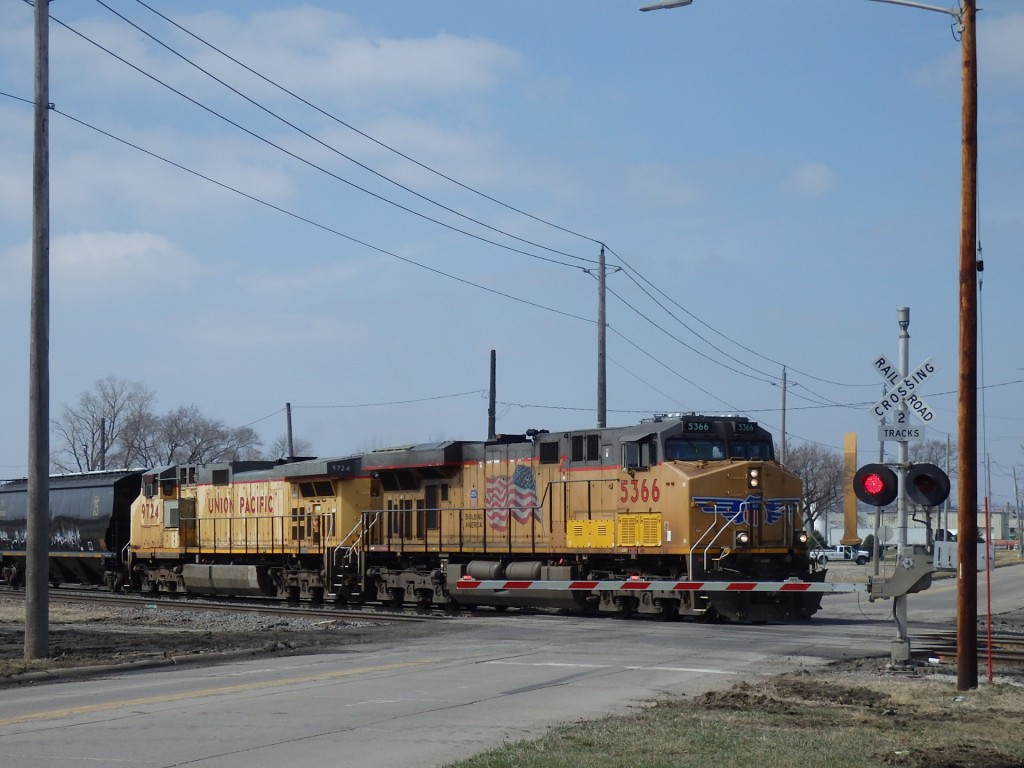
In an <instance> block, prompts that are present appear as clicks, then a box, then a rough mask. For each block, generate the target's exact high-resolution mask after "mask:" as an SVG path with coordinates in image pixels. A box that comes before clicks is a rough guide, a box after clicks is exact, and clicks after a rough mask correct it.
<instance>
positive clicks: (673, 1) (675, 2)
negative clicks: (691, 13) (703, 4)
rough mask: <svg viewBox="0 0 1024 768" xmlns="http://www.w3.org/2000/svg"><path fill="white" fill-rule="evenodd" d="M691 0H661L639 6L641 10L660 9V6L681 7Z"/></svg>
mask: <svg viewBox="0 0 1024 768" xmlns="http://www.w3.org/2000/svg"><path fill="white" fill-rule="evenodd" d="M692 2H693V0H662V2H660V3H651V4H650V5H642V6H640V10H641V11H660V10H661V9H662V8H682V7H683V6H684V5H689V4H690V3H692Z"/></svg>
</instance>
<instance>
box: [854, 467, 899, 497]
mask: <svg viewBox="0 0 1024 768" xmlns="http://www.w3.org/2000/svg"><path fill="white" fill-rule="evenodd" d="M853 492H854V493H855V494H857V498H858V499H860V500H861V501H863V502H864V503H865V504H870V505H871V506H873V507H884V506H886V505H887V504H892V503H893V501H895V500H896V494H897V493H898V492H899V489H898V481H897V479H896V473H895V472H893V471H892V470H891V469H889V468H888V467H887V466H885V465H884V464H865V465H864V466H863V467H861V468H860V469H858V470H857V474H855V475H854V476H853Z"/></svg>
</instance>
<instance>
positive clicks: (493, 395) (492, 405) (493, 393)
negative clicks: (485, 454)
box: [487, 349, 498, 440]
mask: <svg viewBox="0 0 1024 768" xmlns="http://www.w3.org/2000/svg"><path fill="white" fill-rule="evenodd" d="M490 381H491V385H490V394H489V396H488V399H487V439H488V440H493V439H494V438H496V437H497V436H498V431H497V430H498V409H497V405H498V402H497V401H498V353H497V352H495V351H494V350H493V349H492V350H491V379H490Z"/></svg>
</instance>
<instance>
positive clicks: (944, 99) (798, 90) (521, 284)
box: [0, 0, 1024, 506]
mask: <svg viewBox="0 0 1024 768" xmlns="http://www.w3.org/2000/svg"><path fill="white" fill-rule="evenodd" d="M639 4H640V3H635V4H634V3H628V2H614V3H613V2H602V3H595V2H593V1H592V0H563V1H562V2H550V0H549V1H548V2H535V1H533V0H517V1H516V2H512V1H511V0H506V1H504V2H499V1H497V0H493V1H492V2H486V3H485V2H479V1H476V2H470V1H469V0H460V1H455V0H435V2H429V3H428V2H422V0H380V1H379V2H374V3H309V4H296V3H283V2H246V3H225V2H205V3H198V2H185V1H183V0H179V1H178V2H174V3H170V2H166V1H165V0H151V2H149V3H148V5H149V6H150V7H151V8H153V9H155V10H157V11H160V12H161V13H162V14H164V15H166V16H168V17H169V18H171V19H173V20H174V21H175V22H176V23H177V24H179V25H181V27H184V28H185V29H187V30H188V31H190V32H192V33H194V34H195V35H196V36H198V37H200V38H202V39H203V40H205V41H206V42H208V43H211V44H213V45H214V46H216V47H217V48H219V49H221V50H222V51H224V52H226V53H229V54H230V55H231V56H232V57H234V58H235V59H237V60H239V61H241V62H243V63H244V64H245V65H247V66H248V67H249V68H251V69H253V70H256V71H257V72H258V73H260V74H261V75H263V76H264V77H265V78H266V79H265V80H264V79H259V78H257V77H256V76H254V75H252V74H251V73H249V72H246V71H245V70H243V69H241V68H240V67H239V66H237V65H236V64H234V63H232V62H230V61H229V60H227V59H226V58H224V57H223V56H221V55H220V54H218V53H217V52H215V51H214V50H213V49H211V48H210V47H207V46H206V45H203V44H202V43H201V42H199V41H198V40H196V39H195V38H194V37H190V36H188V35H186V34H185V33H184V32H183V31H182V30H181V29H178V28H175V27H173V26H171V25H169V24H168V23H167V22H166V21H165V20H163V19H161V18H160V17H159V16H157V15H155V14H154V13H153V12H152V11H151V10H149V9H148V8H147V7H146V6H145V5H142V4H141V3H139V2H136V1H135V0H106V5H103V4H100V3H99V2H85V1H80V2H66V3H56V4H54V5H53V6H52V7H51V14H52V16H53V17H54V19H55V21H52V22H51V30H50V31H51V36H50V40H51V70H50V76H51V84H50V100H51V101H52V102H53V103H54V104H55V105H56V108H57V109H58V110H59V111H60V113H61V114H53V115H52V121H51V149H50V158H51V174H52V177H51V260H52V265H51V270H52V314H51V357H50V365H51V378H52V388H51V406H52V411H53V412H54V413H57V412H59V409H60V407H61V406H62V405H63V404H64V403H68V402H72V401H74V400H75V398H76V397H77V395H78V394H79V393H80V392H82V391H84V390H87V389H91V388H92V386H93V385H94V384H95V382H96V381H97V380H98V379H101V378H103V377H106V376H116V377H120V378H124V379H128V380H132V381H141V382H143V383H144V384H146V385H147V386H149V387H151V388H152V389H154V390H155V391H156V392H157V395H158V398H159V401H158V403H157V407H158V409H159V410H161V411H164V410H170V409H171V408H174V407H177V406H179V405H185V404H190V403H195V404H196V405H198V406H199V407H200V408H201V409H202V411H203V412H204V413H206V414H207V415H209V416H213V417H217V418H221V419H223V420H224V421H225V422H226V423H228V424H229V425H232V426H240V425H243V424H245V425H252V426H253V427H254V428H255V429H257V430H259V431H260V433H261V434H262V435H263V436H264V438H265V440H266V442H268V443H269V442H270V441H272V440H273V439H274V438H276V437H278V436H280V435H282V434H284V431H285V417H284V405H285V403H286V402H290V403H291V404H292V407H293V421H294V428H295V434H296V435H297V436H299V437H302V438H304V439H306V440H308V441H309V442H310V443H311V444H312V446H313V448H314V450H315V452H317V453H319V454H322V455H327V454H343V453H346V452H349V451H353V450H359V449H365V448H368V447H377V446H384V445H393V444H400V443H411V442H418V441H424V440H432V439H446V438H462V439H478V438H481V437H484V436H485V433H486V425H487V400H486V390H487V386H488V367H489V353H490V350H491V349H495V350H497V355H498V400H499V406H498V430H499V431H500V432H506V433H515V432H522V431H523V430H525V429H527V428H531V427H533V428H546V429H551V430H559V429H570V428H579V427H586V426H590V425H593V424H594V423H595V419H596V415H595V403H596V383H595V378H596V377H595V372H596V335H597V334H596V325H595V319H596V303H597V302H596V284H595V281H594V278H593V269H594V268H595V267H596V260H597V258H598V252H599V245H598V243H601V242H603V243H605V244H606V245H607V247H608V254H607V257H608V263H609V266H610V267H614V266H622V265H628V267H629V268H628V269H625V270H623V271H617V272H613V273H612V274H610V275H609V277H608V287H609V290H610V291H612V292H613V293H612V294H611V295H609V299H608V323H609V333H608V345H609V346H608V357H609V360H608V409H609V417H608V421H609V423H610V424H628V423H633V422H635V421H637V420H639V419H640V418H642V417H644V416H647V415H650V414H652V413H655V412H665V411H703V412H739V413H744V414H747V415H749V416H750V417H752V418H754V419H756V420H758V421H759V422H761V423H762V424H764V425H765V426H766V427H767V428H768V429H770V430H772V431H773V432H774V433H775V434H776V435H778V434H779V431H780V427H781V425H782V412H781V409H782V386H781V377H782V369H783V366H785V367H786V368H787V371H788V385H789V386H788V390H787V397H786V432H787V442H788V443H789V444H790V445H794V444H797V443H800V442H802V441H808V440H809V441H814V442H817V443H821V444H823V445H826V446H830V447H834V448H836V449H837V450H838V449H839V448H840V447H841V446H842V441H843V434H844V433H845V432H856V433H858V436H859V445H860V452H861V457H862V461H869V460H874V459H875V458H877V455H878V442H877V422H876V421H875V420H874V418H873V417H872V415H871V414H870V411H869V407H870V405H871V404H872V403H873V402H874V401H875V400H877V399H878V398H879V397H880V396H881V394H882V391H881V384H882V382H881V379H880V378H879V377H878V375H877V373H876V372H875V371H874V370H873V369H872V361H873V360H874V359H875V358H876V357H877V356H879V355H881V354H884V355H886V356H888V357H889V358H891V359H893V360H896V359H897V357H898V347H897V333H898V330H897V324H896V318H897V308H898V307H901V306H908V307H910V309H911V324H910V335H911V339H910V364H911V365H912V366H915V365H917V364H919V363H920V362H923V361H924V360H925V359H927V358H929V357H930V358H933V359H934V360H935V362H936V363H937V364H938V366H939V372H938V373H937V374H936V375H935V376H934V377H932V378H931V379H929V381H928V382H927V385H926V387H925V390H924V395H925V397H926V399H927V400H928V402H929V403H930V404H931V405H932V406H933V407H934V408H935V410H936V412H937V419H936V422H937V423H935V424H934V425H933V426H929V429H928V436H929V437H932V438H934V439H940V440H945V438H946V435H947V434H948V435H952V437H953V438H954V439H955V436H956V431H957V430H956V411H957V397H956V379H957V376H956V373H957V354H958V339H957V332H958V277H957V274H958V263H959V210H960V113H961V100H960V59H959V56H960V46H959V44H958V42H957V41H956V39H955V38H954V36H953V34H952V30H951V21H952V20H951V19H950V18H949V17H947V16H945V15H942V14H938V13H929V12H925V11H920V10H913V9H908V8H901V7H896V6H892V5H885V4H882V3H875V2H868V1H867V0H828V2H823V1H822V0H818V1H817V2H814V1H813V0H756V1H755V0H695V2H694V4H693V5H692V6H690V7H686V8H680V9H676V10H670V11H659V12H656V13H640V12H639V11H638V10H637V8H638V5H639ZM111 9H112V10H113V11H116V12H117V13H119V14H121V15H123V16H124V17H125V18H127V19H129V20H131V21H132V22H133V23H134V24H136V25H138V27H141V28H142V29H144V30H145V31H146V32H148V33H149V34H151V35H153V36H154V37H156V38H158V39H159V40H161V41H163V42H164V43H166V45H167V46H169V48H171V49H173V51H176V52H177V53H179V54H181V55H182V56H184V57H187V58H188V59H190V60H191V61H193V62H195V63H196V64H198V65H199V66H201V67H202V68H204V69H205V70H207V71H208V72H210V73H212V74H215V75H216V76H217V77H219V78H221V79H222V80H224V81H225V82H227V83H229V84H230V85H231V86H232V87H233V88H235V89H237V90H238V91H240V92H242V93H244V94H245V95H246V96H247V97H248V99H251V101H246V100H244V99H243V98H241V97H239V96H238V95H237V94H236V93H233V92H232V91H230V90H227V89H226V88H225V87H224V86H223V85H221V84H219V83H217V82H216V81H214V80H213V79H211V78H210V77H209V76H208V75H206V74H204V73H203V72H201V71H199V70H198V69H196V68H194V67H192V66H191V65H190V64H189V63H187V62H185V61H183V60H182V59H181V58H178V57H177V56H175V55H174V53H172V52H171V51H169V50H168V49H167V48H164V47H161V46H160V45H158V44H157V43H155V42H154V41H153V40H152V39H150V38H147V37H146V36H144V35H143V34H142V32H140V31H139V30H138V29H136V28H134V27H132V26H131V25H129V23H128V22H127V21H126V20H125V18H120V17H119V16H118V15H115V13H113V12H112V10H111ZM32 14H33V10H32V8H31V6H29V5H28V4H26V3H23V2H18V1H17V0H6V1H5V2H3V3H0V91H2V92H3V93H4V94H6V95H5V96H0V124H2V125H3V126H4V130H3V131H2V132H0V157H2V158H3V161H2V163H0V269H2V270H3V274H4V275H5V278H4V280H3V282H2V283H0V322H2V324H3V329H4V331H3V335H2V337H0V338H2V339H3V348H2V353H3V360H4V362H5V364H4V370H3V376H0V401H2V402H3V403H4V405H3V407H2V410H0V429H2V434H3V438H2V440H0V475H2V476H16V475H23V474H24V472H25V464H26V460H27V459H26V457H27V447H26V446H27V438H26V433H27V426H26V425H27V418H28V417H27V399H28V396H27V391H28V371H27V349H28V319H29V307H28V296H29V266H30V259H31V253H30V234H31V194H30V191H31V157H32V109H31V106H30V104H28V103H26V102H25V101H21V100H19V99H31V98H32ZM56 20H59V22H61V23H63V24H66V25H67V26H68V27H70V28H72V29H73V30H74V32H72V31H69V29H67V28H65V27H64V26H62V25H61V23H58V21H56ZM90 41H92V42H90ZM978 41H979V42H978V45H979V60H980V61H979V81H980V87H979V91H980V108H979V146H980V166H979V167H980V170H979V179H980V181H979V200H980V218H979V232H980V236H981V243H982V246H983V258H984V262H985V267H986V268H985V272H984V275H983V283H982V285H983V287H982V291H981V300H980V305H979V306H980V311H981V325H982V340H981V346H980V349H981V359H982V361H983V370H981V371H980V372H979V381H980V382H981V383H983V384H985V385H986V389H984V390H983V392H984V395H983V399H982V400H981V401H980V403H979V410H980V411H983V412H984V415H985V419H984V423H983V424H982V425H981V428H980V429H979V452H980V453H981V454H982V457H984V455H985V454H987V455H988V456H989V457H990V469H991V480H992V482H991V488H990V491H991V498H992V502H993V504H994V505H995V506H1001V505H1002V504H1004V503H1006V502H1008V501H1010V500H1012V498H1013V478H1012V473H1013V469H1014V467H1016V468H1017V471H1018V475H1019V482H1020V483H1021V484H1022V485H1024V451H1022V446H1024V341H1022V340H1021V334H1020V332H1019V328H1020V325H1021V323H1020V321H1019V314H1020V310H1019V306H1020V300H1019V296H1020V291H1021V286H1022V285H1024V266H1022V259H1021V245H1020V244H1021V242H1022V241H1024V181H1022V180H1024V98H1022V96H1024V7H1021V5H1020V4H1017V3H1007V2H993V3H989V4H986V7H985V9H984V10H983V11H982V12H980V13H979V23H978ZM93 43H97V44H99V45H101V46H103V47H104V48H106V49H107V51H104V50H101V49H100V48H98V47H96V45H94V44H93ZM108 51H109V52H108ZM112 54H116V55H117V56H119V57H121V58H123V59H124V60H125V61H127V62H130V65H131V66H129V64H126V63H124V62H122V61H120V60H118V59H117V58H115V57H114V55H112ZM143 73H145V74H143ZM268 80H269V81H271V82H272V83H273V84H276V85H280V86H284V87H285V88H287V89H288V90H290V91H292V92H293V93H294V94H296V95H298V96H301V97H302V99H304V100H305V101H306V102H308V104H303V103H301V102H299V101H297V100H296V99H295V98H293V97H292V96H291V95H288V94H287V93H285V92H284V91H282V90H280V89H278V88H276V87H275V86H274V85H273V84H271V83H268ZM161 83H164V84H166V85H167V86H170V87H171V88H173V89H174V90H173V91H172V90H170V89H168V88H167V87H165V85H162V84H161ZM175 91H176V92H175ZM190 100H191V101H190ZM253 102H255V104H254V103H253ZM310 104H311V105H313V106H312V107H311V106H309V105H310ZM199 105H202V106H199ZM314 107H315V108H314ZM271 113H273V114H271ZM275 115H276V116H275ZM75 121H81V122H84V123H86V124H88V125H89V126H92V127H93V128H96V129H100V130H102V131H104V132H106V133H107V134H111V135H112V136H114V137H116V138H117V139H120V140H121V141H117V140H115V139H113V138H110V137H109V136H106V135H103V134H101V133H98V132H96V131H95V130H93V129H91V128H89V127H85V126H83V125H82V124H81V123H79V122H75ZM289 124H290V125H289ZM349 126H351V127H352V128H356V129H358V131H359V132H354V131H353V130H351V128H350V127H349ZM297 129H300V130H297ZM122 142H128V143H130V144H132V145H136V146H137V147H141V148H143V149H145V150H147V151H148V152H150V153H153V154H155V155H158V156H160V157H162V158H165V159H166V160H169V161H172V162H174V163H176V164H178V165H180V166H184V167H186V168H187V169H189V170H190V171H192V172H193V173H189V172H187V171H184V170H181V169H180V168H177V167H174V166H172V165H170V164H168V163H166V162H164V161H163V160H160V159H156V158H154V157H153V156H151V155H148V154H145V153H143V152H141V151H139V150H138V149H135V148H132V147H131V146H128V145H127V144H125V143H122ZM393 150H397V152H396V151H393ZM403 155H404V156H405V157H403ZM407 158H411V159H412V160H414V161H416V162H415V163H413V162H410V161H409V159H407ZM353 161H355V162H353ZM424 166H426V167H424ZM434 171H439V172H440V173H441V174H443V176H442V175H439V174H438V173H435V172H434ZM196 174H201V175H202V176H204V177H206V179H204V178H201V177H200V176H199V175H196ZM445 176H446V177H448V179H454V180H455V181H457V182H459V184H454V183H452V181H450V180H448V179H446V178H444V177H445ZM210 179H212V180H215V181H216V182H218V183H217V184H215V183H213V182H212V181H210ZM228 188H231V189H228ZM232 190H236V191H232ZM239 193H244V195H243V194H239ZM479 193H483V194H479ZM484 195H486V197H485V196H484ZM488 198H490V199H488ZM495 201H498V202H495ZM499 203H500V204H499ZM282 211H285V212H287V213H285V212H282ZM524 213H525V214H529V216H527V215H524ZM459 230H461V232H460V231H459ZM466 233H468V234H466ZM641 286H642V288H643V290H641ZM655 299H657V302H656V301H655ZM888 448H889V450H890V452H894V451H895V444H894V443H890V444H888ZM980 477H981V478H982V482H981V492H982V493H984V490H985V484H984V475H983V474H982V475H981V476H980Z"/></svg>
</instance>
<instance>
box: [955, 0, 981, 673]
mask: <svg viewBox="0 0 1024 768" xmlns="http://www.w3.org/2000/svg"><path fill="white" fill-rule="evenodd" d="M975 12H976V2H975V0H963V2H962V3H961V13H962V17H961V19H962V20H961V24H962V44H963V83H962V86H963V120H962V127H963V139H962V145H961V161H960V162H961V189H960V201H961V202H960V355H959V360H960V377H959V396H958V415H957V420H958V425H959V430H958V432H959V434H958V440H959V446H958V451H959V453H958V458H959V464H960V466H959V467H958V482H957V486H958V490H957V514H958V521H957V522H958V531H957V562H958V570H957V611H956V638H957V640H956V644H957V653H956V682H957V688H958V689H959V690H961V691H964V690H968V689H970V688H977V687H978V635H977V632H978V545H977V541H978V389H977V387H978V307H977V297H978V293H977V292H978V256H977V250H976V243H977V240H978V237H977V210H978V51H977V41H976V38H975V25H974V22H975Z"/></svg>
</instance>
